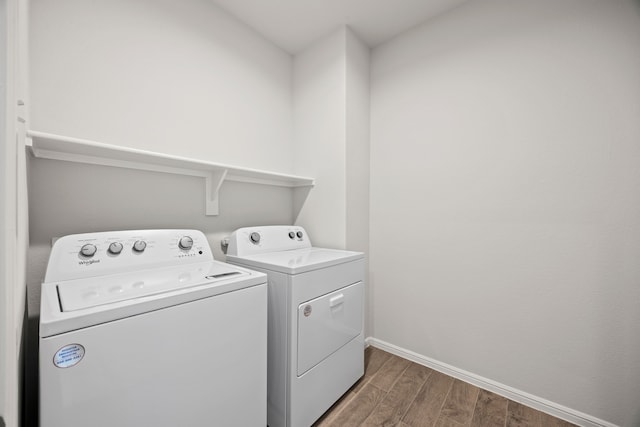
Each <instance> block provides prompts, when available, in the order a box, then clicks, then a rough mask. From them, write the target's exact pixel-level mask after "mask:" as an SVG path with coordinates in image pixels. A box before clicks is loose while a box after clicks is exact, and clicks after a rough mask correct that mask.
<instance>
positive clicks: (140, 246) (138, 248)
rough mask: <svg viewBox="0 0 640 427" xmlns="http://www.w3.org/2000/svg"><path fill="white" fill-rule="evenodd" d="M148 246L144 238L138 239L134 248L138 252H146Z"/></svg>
mask: <svg viewBox="0 0 640 427" xmlns="http://www.w3.org/2000/svg"><path fill="white" fill-rule="evenodd" d="M146 248H147V242H145V241H144V240H136V242H135V243H134V244H133V250H134V251H136V252H144V250H145V249H146Z"/></svg>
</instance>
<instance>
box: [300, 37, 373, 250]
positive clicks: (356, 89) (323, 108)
mask: <svg viewBox="0 0 640 427" xmlns="http://www.w3.org/2000/svg"><path fill="white" fill-rule="evenodd" d="M368 75H369V49H368V48H367V47H366V46H365V45H364V44H363V43H362V42H360V41H359V40H358V39H357V38H356V37H355V35H353V33H352V32H351V30H349V29H348V28H346V27H343V28H340V29H338V30H337V31H335V32H333V33H332V34H330V35H328V36H327V37H325V38H323V39H321V40H319V41H317V42H316V43H314V44H313V45H312V46H310V47H309V48H307V49H306V50H305V51H304V52H302V53H300V54H298V55H296V56H295V58H294V78H293V88H294V90H293V93H294V98H293V99H294V101H293V107H294V110H293V111H294V140H295V144H294V145H295V156H294V158H295V165H294V171H295V173H297V174H299V175H306V176H313V177H314V178H315V179H316V185H315V187H314V189H313V191H311V192H310V193H309V194H306V193H305V194H301V197H302V198H303V199H304V205H303V206H302V207H301V210H300V212H299V214H298V216H297V218H296V223H297V224H299V225H302V226H304V227H305V229H306V230H307V231H308V232H309V234H310V235H311V237H312V240H313V244H314V245H315V246H321V247H331V248H342V249H344V248H348V249H352V250H363V251H366V250H367V249H368V225H367V224H368V205H369V189H368V185H369V184H368V177H369V138H368V136H369V135H368V128H369V114H368V110H369V87H368ZM301 193H302V192H301ZM299 202H300V204H302V202H301V201H299Z"/></svg>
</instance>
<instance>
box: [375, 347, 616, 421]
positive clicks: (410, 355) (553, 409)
mask: <svg viewBox="0 0 640 427" xmlns="http://www.w3.org/2000/svg"><path fill="white" fill-rule="evenodd" d="M366 343H367V345H371V346H373V347H376V348H379V349H381V350H384V351H387V352H389V353H392V354H395V355H396V356H400V357H402V358H405V359H408V360H411V361H412V362H416V363H418V364H420V365H423V366H426V367H428V368H431V369H433V370H436V371H438V372H442V373H443V374H447V375H449V376H451V377H454V378H457V379H459V380H461V381H465V382H467V383H469V384H473V385H475V386H477V387H480V388H483V389H485V390H488V391H491V392H493V393H495V394H499V395H500V396H503V397H506V398H507V399H511V400H513V401H516V402H519V403H522V404H523V405H526V406H529V407H531V408H534V409H537V410H539V411H541V412H545V413H547V414H549V415H553V416H554V417H557V418H560V419H563V420H565V421H569V422H570V423H573V424H577V425H579V426H582V427H618V426H616V425H615V424H612V423H610V422H608V421H604V420H601V419H598V418H596V417H593V416H591V415H588V414H585V413H583V412H580V411H576V410H573V409H571V408H567V407H566V406H562V405H559V404H557V403H554V402H551V401H548V400H546V399H543V398H541V397H538V396H534V395H532V394H529V393H525V392H524V391H521V390H517V389H515V388H513V387H509V386H507V385H504V384H501V383H499V382H496V381H493V380H490V379H488V378H484V377H481V376H479V375H476V374H474V373H471V372H468V371H465V370H463V369H459V368H456V367H455V366H451V365H448V364H446V363H443V362H440V361H438V360H434V359H431V358H429V357H426V356H423V355H421V354H418V353H414V352H413V351H410V350H407V349H404V348H401V347H398V346H396V345H393V344H389V343H388V342H384V341H381V340H379V339H377V338H373V337H369V338H367V339H366Z"/></svg>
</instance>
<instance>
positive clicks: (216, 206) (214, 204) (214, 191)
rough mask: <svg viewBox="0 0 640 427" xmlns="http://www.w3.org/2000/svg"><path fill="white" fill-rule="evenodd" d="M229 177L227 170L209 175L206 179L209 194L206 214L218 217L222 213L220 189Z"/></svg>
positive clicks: (206, 189)
mask: <svg viewBox="0 0 640 427" xmlns="http://www.w3.org/2000/svg"><path fill="white" fill-rule="evenodd" d="M226 177H227V170H226V169H223V170H217V171H213V172H211V173H209V174H208V175H207V176H206V177H205V178H204V186H205V191H206V193H207V198H206V206H205V214H206V215H218V214H219V213H220V203H219V201H220V197H219V196H220V187H221V186H222V183H223V182H224V179H225V178H226Z"/></svg>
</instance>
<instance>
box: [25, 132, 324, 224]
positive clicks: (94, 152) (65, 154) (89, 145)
mask: <svg viewBox="0 0 640 427" xmlns="http://www.w3.org/2000/svg"><path fill="white" fill-rule="evenodd" d="M26 144H27V148H28V149H29V150H30V151H31V153H32V154H33V155H34V156H35V157H37V158H42V159H53V160H65V161H69V162H76V163H87V164H93V165H103V166H114V167H121V168H128V169H138V170H144V171H154V172H165V173H173V174H178V175H189V176H199V177H202V178H204V180H205V191H206V215H218V212H219V206H218V202H219V200H218V194H219V191H220V186H221V185H222V183H223V182H224V181H225V180H228V181H240V182H250V183H256V184H266V185H275V186H280V187H291V188H294V187H313V185H314V180H313V178H308V177H301V176H295V175H287V174H281V173H276V172H268V171H263V170H258V169H249V168H242V167H237V166H229V165H224V164H219V163H213V162H207V161H202V160H196V159H190V158H187V157H180V156H172V155H168V154H163V153H156V152H152V151H145V150H138V149H134V148H128V147H121V146H117V145H110V144H103V143H100V142H95V141H89V140H85V139H78V138H71V137H67V136H61V135H54V134H50V133H45V132H38V131H33V130H30V131H28V132H27V142H26Z"/></svg>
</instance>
